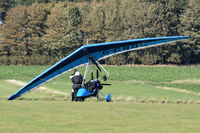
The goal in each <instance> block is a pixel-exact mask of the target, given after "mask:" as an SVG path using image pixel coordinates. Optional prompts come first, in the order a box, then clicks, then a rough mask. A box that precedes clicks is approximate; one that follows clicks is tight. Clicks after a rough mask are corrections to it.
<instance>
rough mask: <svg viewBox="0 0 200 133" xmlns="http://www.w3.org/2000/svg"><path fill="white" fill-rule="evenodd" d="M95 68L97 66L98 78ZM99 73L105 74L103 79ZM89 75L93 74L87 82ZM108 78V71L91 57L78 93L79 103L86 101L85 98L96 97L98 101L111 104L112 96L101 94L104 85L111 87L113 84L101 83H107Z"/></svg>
mask: <svg viewBox="0 0 200 133" xmlns="http://www.w3.org/2000/svg"><path fill="white" fill-rule="evenodd" d="M93 66H96V78H94V69H93ZM99 72H104V73H105V75H104V76H103V77H100V76H99V75H100V74H99ZM89 73H90V74H91V78H90V80H89V81H87V82H86V79H87V75H88V74H89ZM108 77H109V73H108V71H107V70H106V69H105V68H104V67H103V66H102V65H101V64H100V63H99V62H98V61H96V60H95V59H94V58H93V57H89V58H88V63H87V65H86V69H85V73H84V77H83V83H82V88H80V89H79V90H78V92H77V98H78V101H84V100H85V98H88V97H96V98H97V99H98V100H101V101H102V100H106V101H107V102H110V101H111V97H112V94H111V93H109V94H107V95H106V96H105V95H104V94H103V93H102V92H101V90H102V89H103V86H104V85H111V84H105V83H101V80H103V81H107V79H108ZM100 95H101V96H100Z"/></svg>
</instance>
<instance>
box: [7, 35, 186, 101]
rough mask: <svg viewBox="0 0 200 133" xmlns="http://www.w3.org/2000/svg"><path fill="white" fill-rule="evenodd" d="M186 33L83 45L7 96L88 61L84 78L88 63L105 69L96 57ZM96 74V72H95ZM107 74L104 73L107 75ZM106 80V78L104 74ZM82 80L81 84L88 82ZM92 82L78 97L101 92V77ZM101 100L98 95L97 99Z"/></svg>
mask: <svg viewBox="0 0 200 133" xmlns="http://www.w3.org/2000/svg"><path fill="white" fill-rule="evenodd" d="M187 38H189V36H171V37H153V38H141V39H133V40H124V41H116V42H106V43H97V44H91V45H83V46H81V47H80V48H78V49H77V50H75V51H74V52H72V53H71V54H69V55H67V56H66V57H64V58H63V59H62V60H60V61H59V62H57V63H56V64H54V65H53V66H51V67H50V68H48V69H47V70H45V71H44V72H43V73H41V74H40V75H38V76H37V77H35V78H34V79H32V80H31V81H30V82H29V83H27V84H26V85H25V86H23V87H22V88H21V89H19V90H18V91H17V92H15V93H14V94H13V95H11V96H10V97H8V100H14V99H16V98H18V97H20V96H22V95H24V94H26V93H28V92H30V91H31V90H33V89H36V88H38V87H39V86H41V85H43V84H45V83H47V82H48V81H50V80H52V79H54V78H56V77H58V76H60V75H62V74H64V73H66V72H68V71H69V70H71V69H74V68H76V67H79V66H81V65H84V64H88V65H87V67H86V72H85V74H84V77H85V78H84V79H86V75H87V73H88V69H89V66H91V64H94V65H96V67H97V68H98V71H100V68H101V69H103V70H104V71H105V72H106V70H105V69H104V68H103V67H102V66H101V65H100V64H99V63H98V61H99V60H101V59H105V58H107V57H109V56H112V55H115V54H119V53H124V52H128V51H135V50H139V49H144V48H149V47H155V46H160V45H163V44H166V43H169V42H175V41H178V40H182V39H187ZM97 74H98V72H97ZM92 75H93V74H91V77H92ZM108 75H109V74H108V73H107V76H108ZM104 78H105V79H106V78H107V77H106V76H104ZM85 82H86V81H85V80H84V82H83V84H84V85H85V84H86V85H87V83H85ZM88 83H94V84H95V85H96V87H94V90H92V91H91V90H88V89H86V88H85V86H84V88H81V89H80V90H79V91H78V93H77V96H78V97H80V98H82V99H85V98H87V97H91V96H96V97H97V98H99V94H101V91H100V90H101V89H102V86H103V84H101V83H100V78H99V77H97V78H96V79H94V78H91V80H90V82H88ZM99 99H100V98H99ZM104 99H105V100H106V101H110V100H111V94H108V95H107V96H106V98H104Z"/></svg>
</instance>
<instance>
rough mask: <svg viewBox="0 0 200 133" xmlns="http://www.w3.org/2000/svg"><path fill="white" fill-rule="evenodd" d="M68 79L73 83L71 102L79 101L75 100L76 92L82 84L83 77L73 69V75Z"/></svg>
mask: <svg viewBox="0 0 200 133" xmlns="http://www.w3.org/2000/svg"><path fill="white" fill-rule="evenodd" d="M70 79H71V81H72V83H73V85H72V93H71V96H72V99H71V101H80V99H79V98H77V92H78V90H79V89H80V88H81V85H82V82H83V76H82V75H81V74H80V72H79V71H78V70H77V69H75V70H74V73H73V74H72V75H71V76H70Z"/></svg>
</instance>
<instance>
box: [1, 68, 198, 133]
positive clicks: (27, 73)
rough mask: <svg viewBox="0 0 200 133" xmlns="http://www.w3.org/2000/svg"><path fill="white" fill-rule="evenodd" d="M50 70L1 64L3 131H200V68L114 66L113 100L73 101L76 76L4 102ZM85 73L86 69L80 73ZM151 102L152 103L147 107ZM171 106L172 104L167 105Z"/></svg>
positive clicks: (160, 132)
mask: <svg viewBox="0 0 200 133" xmlns="http://www.w3.org/2000/svg"><path fill="white" fill-rule="evenodd" d="M46 68H48V66H0V99H1V100H0V132H2V133H11V132H12V133H13V132H14V133H26V132H33V133H34V132H35V133H46V132H48V133H68V132H73V133H76V132H77V133H78V132H79V133H80V132H81V133H90V132H91V133H100V132H106V133H118V132H119V133H121V132H128V133H166V132H167V133H188V132H190V133H198V132H199V131H200V126H199V123H200V119H199V118H200V113H199V110H200V106H199V104H195V103H200V102H199V101H200V88H199V85H200V68H199V67H197V66H191V67H189V66H187V67H186V66H183V67H175V66H174V67H162V66H161V67H148V66H146V67H145V66H142V67H140V66H135V67H126V66H124V67H113V66H107V67H106V69H107V70H108V71H109V72H110V73H111V75H110V81H109V82H110V83H112V84H113V85H112V86H109V87H105V88H104V89H103V91H104V93H108V92H112V94H113V102H111V103H106V102H97V101H96V100H94V99H88V100H86V102H84V103H73V102H70V92H71V89H70V88H71V82H70V80H69V78H68V77H69V75H70V74H71V72H69V73H66V74H64V75H62V76H61V77H59V78H57V79H55V80H53V81H50V82H49V83H48V84H46V85H45V86H44V87H46V88H45V89H37V90H34V91H33V92H30V93H28V94H26V95H24V96H22V97H21V98H20V99H18V100H15V101H6V100H5V99H6V98H7V97H8V96H10V95H11V94H13V93H14V92H15V91H17V90H18V89H19V88H20V87H21V86H22V85H23V84H24V83H27V82H28V81H29V80H31V79H32V78H34V77H35V76H37V75H38V74H40V73H41V72H42V71H44V70H45V69H46ZM79 70H80V71H81V72H82V73H83V70H84V68H80V69H79ZM147 103H148V104H147ZM162 103H167V104H162Z"/></svg>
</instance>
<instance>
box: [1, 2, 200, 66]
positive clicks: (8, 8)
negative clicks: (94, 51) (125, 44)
mask: <svg viewBox="0 0 200 133" xmlns="http://www.w3.org/2000/svg"><path fill="white" fill-rule="evenodd" d="M0 17H1V19H2V20H3V22H4V24H3V25H1V26H0V64H1V65H46V64H53V63H55V62H56V61H58V60H59V59H61V58H63V57H65V56H66V55H68V54H69V53H71V52H72V51H74V50H75V49H77V48H78V47H80V46H81V45H86V44H93V43H101V42H109V41H117V40H128V39H134V38H144V37H159V36H178V35H187V36H191V38H190V39H189V40H187V41H181V42H177V43H172V44H169V45H163V46H159V47H153V48H148V49H144V50H139V51H134V52H127V53H123V54H119V55H115V56H112V57H109V58H108V59H105V60H103V62H104V63H106V64H112V65H113V64H115V65H123V64H148V65H153V64H177V65H185V64H199V63H200V60H199V59H200V49H199V48H200V0H140V1H139V0H82V1H80V0H3V1H2V2H0Z"/></svg>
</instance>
